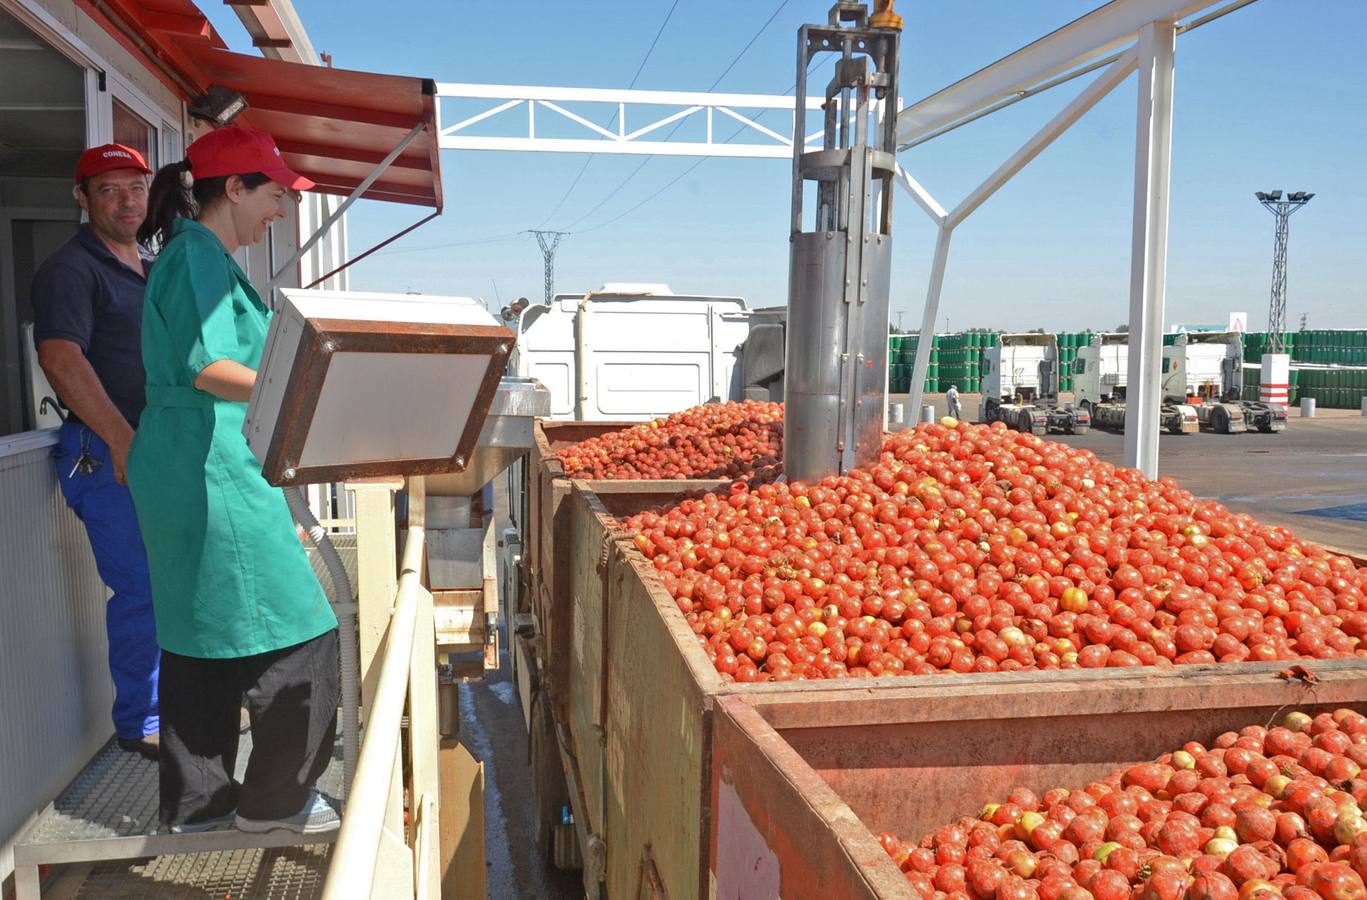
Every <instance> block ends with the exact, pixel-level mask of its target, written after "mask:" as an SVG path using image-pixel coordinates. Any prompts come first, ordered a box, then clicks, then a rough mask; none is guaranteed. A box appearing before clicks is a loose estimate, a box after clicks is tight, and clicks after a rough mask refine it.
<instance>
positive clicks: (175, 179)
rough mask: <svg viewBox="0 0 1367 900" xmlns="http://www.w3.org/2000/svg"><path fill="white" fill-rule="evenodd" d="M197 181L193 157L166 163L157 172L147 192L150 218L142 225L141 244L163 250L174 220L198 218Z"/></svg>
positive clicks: (140, 231) (139, 235) (140, 230)
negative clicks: (192, 168) (192, 191)
mask: <svg viewBox="0 0 1367 900" xmlns="http://www.w3.org/2000/svg"><path fill="white" fill-rule="evenodd" d="M193 184H194V177H193V176H192V175H190V161H189V160H182V161H181V162H175V163H171V164H170V165H169V166H162V167H161V168H160V169H159V170H158V171H157V174H156V177H155V178H153V179H152V187H151V189H150V190H149V191H148V192H147V218H146V219H144V220H143V222H142V226H141V227H139V228H138V242H139V243H141V244H143V245H144V246H146V247H147V248H148V249H150V250H154V251H155V250H160V249H161V248H162V247H164V246H166V241H167V240H168V239H169V238H170V237H171V223H173V222H174V221H175V220H176V219H181V218H184V219H189V218H193V217H194V215H195V212H196V211H197V210H196V207H195V201H194V198H193V197H192V196H191V194H190V187H191V185H193Z"/></svg>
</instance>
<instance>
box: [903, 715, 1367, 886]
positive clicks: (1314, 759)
mask: <svg viewBox="0 0 1367 900" xmlns="http://www.w3.org/2000/svg"><path fill="white" fill-rule="evenodd" d="M1363 765H1367V717H1363V716H1362V715H1360V714H1359V713H1357V712H1354V711H1353V710H1350V709H1339V710H1336V711H1334V712H1333V713H1320V714H1319V715H1316V716H1314V717H1313V718H1311V717H1310V716H1309V715H1307V714H1305V713H1300V712H1296V713H1292V714H1291V715H1289V716H1287V718H1286V719H1285V720H1284V722H1283V724H1282V725H1280V726H1278V727H1275V728H1272V729H1267V728H1264V727H1262V726H1250V727H1247V728H1244V729H1243V730H1241V731H1239V732H1238V733H1237V734H1236V733H1234V732H1228V733H1225V734H1222V735H1220V736H1219V737H1218V738H1216V739H1215V741H1214V746H1213V747H1212V748H1210V749H1207V748H1206V747H1205V746H1203V745H1202V744H1199V743H1196V742H1190V743H1187V744H1185V745H1184V746H1183V747H1182V749H1180V750H1177V751H1175V752H1173V753H1168V754H1164V755H1163V756H1161V757H1159V758H1158V759H1157V760H1156V761H1154V762H1152V763H1144V764H1141V765H1136V766H1131V767H1129V768H1127V769H1123V770H1121V771H1118V772H1114V773H1112V774H1111V775H1110V776H1108V777H1107V778H1105V779H1103V780H1101V781H1096V782H1093V783H1092V784H1089V785H1087V786H1086V787H1085V788H1083V789H1081V790H1073V791H1068V790H1062V789H1055V790H1050V791H1047V792H1046V793H1045V794H1044V795H1043V796H1036V794H1035V793H1034V792H1033V791H1030V790H1028V789H1026V788H1017V789H1016V790H1014V791H1012V792H1011V794H1010V796H1008V797H1007V798H1005V799H1004V800H1003V801H1002V802H1001V803H991V804H988V805H987V806H986V807H985V808H984V809H983V811H982V813H981V814H980V815H979V817H978V818H976V819H972V818H965V819H960V820H959V821H958V822H956V823H954V824H951V825H947V826H945V827H943V828H940V829H939V830H937V831H935V832H934V833H933V834H930V835H927V836H925V837H924V838H922V839H921V840H920V841H918V842H915V843H904V842H903V841H901V840H899V839H898V838H897V837H896V836H895V835H892V834H887V833H884V834H881V835H879V839H880V841H881V842H882V844H883V847H884V849H886V850H887V852H888V854H889V855H891V856H892V858H893V860H894V862H896V863H897V865H898V866H899V867H900V868H901V869H902V871H903V872H904V873H905V874H906V878H907V881H908V882H909V883H910V884H911V886H912V888H913V890H914V891H915V892H916V894H917V895H919V896H920V897H923V898H926V900H932V898H963V900H968V898H976V900H1130V898H1136V900H1280V898H1285V900H1361V898H1363V897H1364V896H1367V889H1365V888H1364V886H1363V879H1364V878H1367V821H1364V818H1363V811H1362V804H1363V802H1364V801H1367V780H1364V779H1363V777H1362V771H1361V770H1362V766H1363Z"/></svg>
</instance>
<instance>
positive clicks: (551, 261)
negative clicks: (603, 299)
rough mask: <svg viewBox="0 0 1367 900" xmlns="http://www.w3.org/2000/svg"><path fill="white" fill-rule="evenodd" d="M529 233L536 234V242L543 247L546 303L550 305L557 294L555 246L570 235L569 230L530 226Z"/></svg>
mask: <svg viewBox="0 0 1367 900" xmlns="http://www.w3.org/2000/svg"><path fill="white" fill-rule="evenodd" d="M528 234H532V235H535V236H536V243H537V245H538V246H540V247H541V255H542V257H544V258H545V261H546V305H547V306H550V305H551V297H552V296H553V295H554V294H555V248H557V247H559V246H560V241H561V240H562V239H563V238H565V237H566V236H567V235H569V232H568V231H540V230H537V229H535V228H530V229H528Z"/></svg>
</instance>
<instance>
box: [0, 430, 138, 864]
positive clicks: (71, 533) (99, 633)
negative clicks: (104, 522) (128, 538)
mask: <svg viewBox="0 0 1367 900" xmlns="http://www.w3.org/2000/svg"><path fill="white" fill-rule="evenodd" d="M54 443H56V441H55V436H54V434H53V433H52V432H35V433H30V434H28V435H24V436H19V437H16V438H13V439H9V440H0V609H3V610H4V615H3V625H0V685H4V690H0V761H3V762H0V880H3V879H4V878H5V877H6V876H8V875H9V873H10V872H11V871H12V870H13V867H14V866H13V853H12V845H13V841H14V839H15V838H16V837H17V836H18V833H19V832H20V831H21V830H22V829H23V828H24V827H25V826H26V823H27V822H29V821H30V819H31V818H32V816H33V815H34V814H35V813H37V812H38V811H39V810H40V809H42V807H43V806H45V805H46V804H47V803H49V802H51V800H52V799H53V798H54V797H56V795H57V794H58V792H59V791H61V789H62V788H64V787H65V786H66V784H67V782H69V781H70V780H71V779H72V778H73V777H74V776H75V775H76V773H77V772H78V771H80V769H81V767H82V766H83V765H85V763H86V762H87V761H88V760H89V759H90V757H91V755H93V754H94V752H95V751H96V750H97V749H98V748H99V747H100V746H101V745H102V744H103V743H104V742H105V741H107V740H108V739H109V738H110V736H111V735H112V734H113V730H114V727H113V725H112V724H111V722H110V707H111V704H112V703H113V702H114V692H113V687H112V686H111V684H110V680H109V664H108V661H107V657H108V654H107V649H106V648H107V644H106V640H105V630H104V607H105V600H106V598H107V597H108V594H109V592H108V590H107V589H106V588H105V586H104V584H103V582H101V581H100V577H99V574H98V573H97V572H96V571H95V560H94V557H93V556H92V555H91V552H90V544H89V542H88V541H87V539H86V535H85V528H84V526H82V525H81V523H80V521H79V520H78V519H77V518H76V516H75V515H74V514H73V513H72V512H71V510H69V509H68V508H67V505H66V502H65V501H64V500H63V499H62V495H61V491H60V489H59V488H58V487H57V478H56V471H55V469H54V468H53V465H52V445H53V444H54Z"/></svg>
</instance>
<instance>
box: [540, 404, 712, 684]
mask: <svg viewBox="0 0 1367 900" xmlns="http://www.w3.org/2000/svg"><path fill="white" fill-rule="evenodd" d="M639 424H641V423H640V422H626V421H622V422H552V421H546V420H538V421H537V423H536V426H535V429H534V434H533V447H532V451H531V459H530V466H529V471H530V473H531V474H530V477H529V479H528V481H529V484H528V485H527V490H528V492H529V495H530V496H529V510H528V516H529V519H530V527H529V528H528V532H529V535H528V548H527V554H526V558H527V565H528V567H529V572H530V584H531V586H532V588H531V590H532V597H533V598H534V607H533V611H534V612H535V614H536V617H537V621H538V622H539V625H540V628H539V630H540V633H541V636H542V638H543V640H544V644H545V651H546V658H545V660H543V663H544V665H545V667H546V669H547V671H548V672H549V673H550V677H549V679H548V680H549V682H550V683H549V693H550V695H551V698H552V701H553V704H554V706H555V708H556V709H557V710H560V711H563V710H564V708H565V705H566V704H567V703H568V697H567V696H566V691H567V687H566V686H567V685H568V684H569V683H570V678H569V666H570V660H571V657H572V652H573V651H572V649H571V647H572V635H573V629H574V622H573V614H572V604H571V603H570V600H569V597H570V579H571V570H572V567H573V562H572V559H573V550H572V548H571V544H570V533H571V528H570V515H569V511H568V508H567V507H566V506H565V501H566V499H568V497H569V496H570V490H571V483H570V479H569V478H567V477H566V476H565V468H564V466H563V465H561V463H560V460H559V458H558V457H557V456H556V455H555V453H556V451H557V450H559V449H561V448H562V447H567V446H569V445H570V444H575V443H578V442H579V441H583V440H587V439H589V438H592V437H597V436H599V435H602V434H606V433H608V432H611V431H617V430H620V429H622V428H628V427H631V426H633V425H639ZM727 483H728V482H727V481H725V480H719V479H702V480H697V481H678V480H659V481H654V480H633V481H592V482H590V484H594V485H606V486H607V488H606V489H607V490H611V491H618V492H624V493H628V494H631V493H649V494H652V495H653V496H657V497H658V498H659V501H660V502H664V501H665V500H667V499H669V498H670V497H672V496H675V495H677V494H678V493H680V492H681V491H685V492H686V491H690V490H697V489H710V488H712V487H715V486H718V485H722V484H727ZM633 511H634V510H633Z"/></svg>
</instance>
